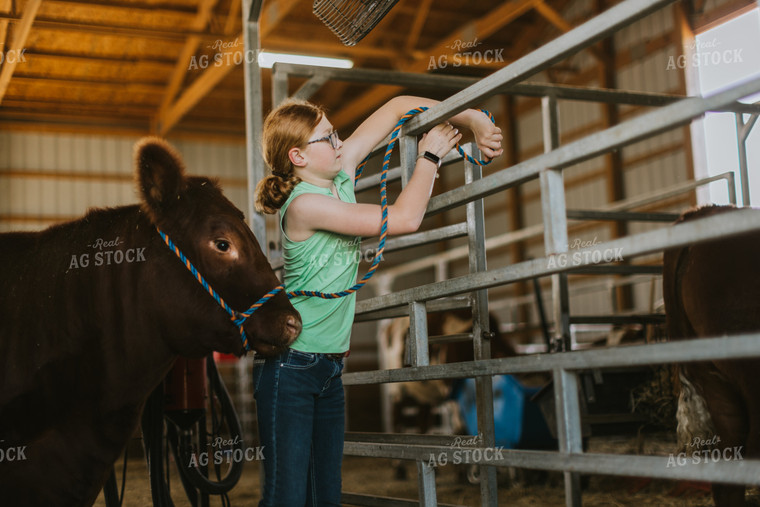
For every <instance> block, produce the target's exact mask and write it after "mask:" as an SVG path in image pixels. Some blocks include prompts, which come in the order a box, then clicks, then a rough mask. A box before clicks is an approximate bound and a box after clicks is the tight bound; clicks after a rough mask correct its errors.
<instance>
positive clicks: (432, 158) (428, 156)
mask: <svg viewBox="0 0 760 507" xmlns="http://www.w3.org/2000/svg"><path fill="white" fill-rule="evenodd" d="M421 158H425V159H427V160H429V161H431V162H432V163H434V164H435V165H436V168H437V169H440V168H441V157H439V156H438V155H436V154H435V153H430V152H429V151H426V152H425V153H421V154H420V155H419V156H417V160H419V159H421Z"/></svg>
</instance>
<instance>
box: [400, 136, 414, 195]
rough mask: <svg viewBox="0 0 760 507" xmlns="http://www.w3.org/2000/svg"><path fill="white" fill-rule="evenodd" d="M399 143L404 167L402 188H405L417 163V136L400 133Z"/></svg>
mask: <svg viewBox="0 0 760 507" xmlns="http://www.w3.org/2000/svg"><path fill="white" fill-rule="evenodd" d="M402 132H403V131H402ZM398 143H399V156H400V157H401V160H400V162H401V169H402V170H401V188H405V187H406V185H407V183H409V180H410V179H411V177H412V173H413V172H414V166H415V164H416V163H417V136H405V135H403V134H400V135H399V137H398Z"/></svg>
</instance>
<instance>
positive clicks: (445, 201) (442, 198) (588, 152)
mask: <svg viewBox="0 0 760 507" xmlns="http://www.w3.org/2000/svg"><path fill="white" fill-rule="evenodd" d="M629 1H630V0H629ZM758 91H760V78H756V79H753V80H750V81H747V82H745V83H743V84H741V85H739V86H736V87H733V88H731V89H728V90H725V91H723V92H720V93H717V94H715V95H711V96H709V97H690V98H688V99H683V100H680V101H678V102H676V103H674V104H670V105H668V106H664V107H662V108H660V109H657V110H655V111H650V112H648V113H645V114H642V115H640V116H637V117H636V118H633V119H630V120H628V121H625V122H623V123H619V124H617V125H615V126H614V127H610V128H608V129H606V130H603V131H601V132H597V133H594V134H590V135H588V136H586V137H584V138H583V139H579V140H578V141H574V142H572V143H568V144H566V145H564V146H561V147H559V148H557V149H556V150H552V151H550V152H548V153H544V154H542V155H538V156H536V157H534V158H531V159H529V160H526V161H524V162H521V163H519V164H516V165H514V166H512V167H510V168H507V169H502V170H501V171H497V172H495V173H492V174H489V175H488V176H485V177H483V178H482V179H480V180H477V181H474V182H472V183H470V184H467V185H464V186H461V187H458V188H456V189H453V190H450V191H448V192H445V193H443V194H440V195H437V196H435V197H433V198H431V199H430V204H429V206H428V214H433V213H438V212H441V211H446V210H449V209H452V208H454V207H456V206H459V205H461V204H465V203H467V202H471V201H474V200H476V199H479V198H481V197H486V196H489V195H492V194H495V193H497V192H500V191H502V190H506V189H507V188H510V187H513V186H516V185H519V184H522V183H525V182H527V181H530V180H532V179H535V178H538V177H539V175H540V174H541V172H542V171H545V170H546V169H547V168H562V167H567V166H570V165H573V164H577V163H580V162H583V161H585V160H588V159H591V158H594V157H596V156H599V155H602V154H604V153H607V152H609V151H611V150H614V149H617V148H621V147H623V146H626V145H629V144H633V143H635V142H637V141H641V140H642V139H647V138H649V137H653V136H655V135H657V134H659V133H661V132H665V131H667V130H670V129H672V128H675V127H678V126H681V125H684V124H686V123H688V122H689V121H691V120H692V119H694V118H697V117H699V116H701V115H703V114H704V113H705V112H706V111H709V110H711V109H713V108H715V107H721V106H724V105H726V104H728V103H730V102H733V101H735V100H738V99H741V98H743V97H747V96H749V95H752V94H754V93H757V92H758ZM429 111H430V110H428V111H426V112H429ZM422 114H425V113H422ZM420 116H421V115H420ZM417 118H419V116H417V117H415V118H414V119H412V120H409V121H410V122H412V121H414V120H415V119H417ZM607 211H612V210H607Z"/></svg>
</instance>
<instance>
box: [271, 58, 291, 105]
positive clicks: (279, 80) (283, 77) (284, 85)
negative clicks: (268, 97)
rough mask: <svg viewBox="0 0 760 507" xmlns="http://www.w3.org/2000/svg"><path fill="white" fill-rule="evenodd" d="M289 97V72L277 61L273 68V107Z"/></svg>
mask: <svg viewBox="0 0 760 507" xmlns="http://www.w3.org/2000/svg"><path fill="white" fill-rule="evenodd" d="M287 98H288V74H287V72H283V71H282V70H280V68H279V64H277V63H275V64H274V67H273V68H272V108H275V107H277V106H279V105H280V103H282V102H283V101H285V99H287Z"/></svg>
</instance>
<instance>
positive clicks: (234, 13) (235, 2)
mask: <svg viewBox="0 0 760 507" xmlns="http://www.w3.org/2000/svg"><path fill="white" fill-rule="evenodd" d="M242 6H243V0H232V1H231V2H230V10H229V12H228V13H227V21H226V22H225V23H224V33H226V34H227V35H232V31H233V30H234V29H235V24H236V23H237V21H238V20H239V19H240V9H241V8H242Z"/></svg>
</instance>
